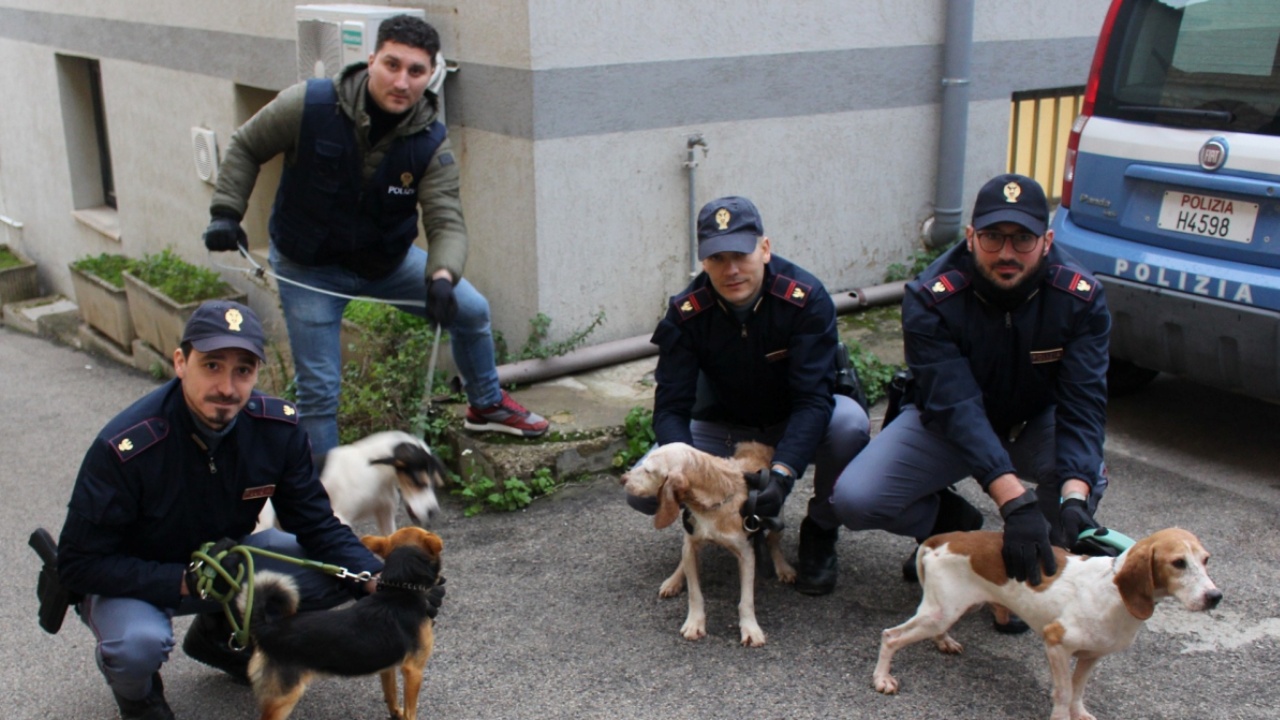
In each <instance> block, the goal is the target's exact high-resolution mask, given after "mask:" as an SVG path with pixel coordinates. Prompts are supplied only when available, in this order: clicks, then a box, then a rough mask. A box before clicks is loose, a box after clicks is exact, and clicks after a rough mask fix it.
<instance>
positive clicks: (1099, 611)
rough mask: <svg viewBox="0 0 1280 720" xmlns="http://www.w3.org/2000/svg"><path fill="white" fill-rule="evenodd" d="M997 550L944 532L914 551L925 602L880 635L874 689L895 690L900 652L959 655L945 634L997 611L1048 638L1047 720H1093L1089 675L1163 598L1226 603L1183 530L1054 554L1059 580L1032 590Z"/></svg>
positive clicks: (980, 535)
mask: <svg viewBox="0 0 1280 720" xmlns="http://www.w3.org/2000/svg"><path fill="white" fill-rule="evenodd" d="M1001 542H1002V538H1001V535H1000V533H996V532H968V533H947V534H945V535H937V536H934V537H931V538H929V539H928V540H926V541H925V542H924V543H923V544H922V545H921V546H920V549H919V550H918V551H917V554H916V569H917V571H918V572H919V573H920V585H921V587H922V588H923V590H924V597H923V599H921V600H920V607H919V609H917V610H916V614H915V617H913V618H911V619H910V620H908V621H906V622H905V623H903V624H901V625H899V626H897V627H894V628H889V629H888V630H885V631H884V633H883V635H882V637H881V641H880V661H879V662H878V663H876V669H875V675H874V678H873V683H874V685H875V688H876V690H879V691H880V692H882V693H887V694H892V693H896V692H897V691H898V681H897V679H896V678H894V677H893V676H892V675H890V674H889V663H890V662H891V661H892V660H893V655H894V653H896V652H897V651H898V650H900V649H902V648H904V647H906V646H907V645H910V644H912V643H915V642H919V641H921V640H924V639H925V638H932V639H933V643H934V645H936V646H937V647H938V649H939V650H941V651H942V652H944V653H959V652H960V651H961V649H962V648H961V645H960V643H958V642H956V641H955V640H954V639H952V637H951V636H950V635H948V634H947V630H948V629H949V628H950V627H951V626H952V624H954V623H955V621H956V620H959V619H960V617H961V616H962V615H964V614H965V612H967V611H968V610H970V609H971V608H975V607H978V606H980V605H982V604H983V603H998V604H1000V605H1003V606H1004V607H1007V608H1009V609H1010V610H1012V611H1013V612H1015V613H1017V614H1018V616H1019V617H1021V618H1022V619H1023V620H1025V621H1026V622H1027V624H1028V625H1030V626H1031V628H1032V629H1033V630H1035V631H1036V632H1037V633H1039V634H1040V636H1041V637H1042V638H1043V639H1044V646H1045V652H1046V654H1047V655H1048V656H1049V670H1050V673H1051V675H1052V677H1053V713H1052V714H1051V715H1050V716H1049V717H1050V718H1051V720H1094V717H1093V715H1091V714H1089V712H1088V711H1087V710H1085V709H1084V685H1085V683H1086V682H1087V681H1088V680H1089V675H1090V674H1091V673H1092V672H1093V669H1094V666H1095V665H1096V664H1097V662H1098V660H1100V659H1102V657H1104V656H1106V655H1110V654H1111V653H1113V652H1117V651H1120V650H1124V649H1125V648H1127V647H1129V645H1131V644H1132V643H1133V639H1134V637H1135V636H1136V635H1137V634H1138V628H1140V627H1142V623H1143V622H1144V621H1145V620H1146V619H1147V618H1149V617H1151V615H1152V613H1154V612H1155V606H1156V603H1157V602H1158V601H1159V600H1160V599H1161V598H1163V597H1167V596H1173V597H1175V598H1177V599H1178V601H1179V602H1181V603H1182V606H1183V607H1185V608H1186V609H1188V610H1192V611H1200V610H1210V609H1213V608H1214V607H1217V605H1218V602H1219V601H1221V600H1222V592H1221V591H1220V590H1218V588H1217V587H1216V586H1215V585H1214V584H1213V581H1212V580H1210V579H1209V575H1208V573H1207V572H1206V571H1205V562H1206V561H1208V559H1209V553H1208V552H1206V551H1205V549H1204V547H1203V546H1202V545H1201V544H1200V541H1199V540H1198V539H1196V536H1195V535H1192V534H1191V533H1189V532H1187V531H1186V530H1181V529H1178V528H1169V529H1166V530H1161V531H1159V532H1157V533H1155V534H1153V535H1150V536H1148V537H1146V538H1143V539H1142V540H1139V541H1138V542H1137V543H1136V544H1134V546H1133V547H1131V548H1129V549H1128V550H1126V551H1125V552H1124V553H1123V554H1121V555H1120V556H1119V557H1115V558H1111V557H1084V556H1080V555H1069V554H1067V553H1066V552H1064V551H1063V550H1061V549H1057V548H1055V549H1054V554H1055V555H1056V557H1057V560H1058V572H1057V573H1056V574H1054V575H1046V576H1045V577H1044V580H1043V581H1042V582H1041V583H1040V584H1039V585H1036V586H1034V587H1032V586H1031V585H1028V584H1027V583H1025V582H1018V581H1016V580H1013V579H1011V578H1009V577H1008V576H1007V575H1005V569H1004V560H1003V559H1002V557H1001V555H1000V547H1001ZM1073 658H1074V659H1075V671H1074V673H1073V672H1072V669H1071V660H1072V659H1073Z"/></svg>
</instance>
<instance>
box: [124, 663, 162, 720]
mask: <svg viewBox="0 0 1280 720" xmlns="http://www.w3.org/2000/svg"><path fill="white" fill-rule="evenodd" d="M112 695H115V698H116V705H117V706H118V707H119V708H120V720H174V718H173V710H171V709H170V708H169V703H167V702H165V699H164V683H162V682H160V673H156V674H155V675H152V676H151V692H149V693H147V696H146V697H144V698H142V699H141V700H129V699H127V698H122V697H120V696H119V695H116V694H115V692H114V691H113V692H112Z"/></svg>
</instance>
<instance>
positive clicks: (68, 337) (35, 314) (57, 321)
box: [4, 295, 80, 347]
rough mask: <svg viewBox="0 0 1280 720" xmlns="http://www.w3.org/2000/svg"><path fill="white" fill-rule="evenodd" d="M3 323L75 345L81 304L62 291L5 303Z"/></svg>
mask: <svg viewBox="0 0 1280 720" xmlns="http://www.w3.org/2000/svg"><path fill="white" fill-rule="evenodd" d="M4 324H5V325H7V326H8V327H11V328H13V329H14V330H20V331H22V332H25V333H30V334H31V335H38V336H39V337H43V338H48V339H50V340H56V341H58V342H61V343H63V344H66V345H71V346H73V347H78V346H79V343H78V341H77V339H76V335H77V331H78V328H79V326H80V308H79V307H78V306H77V305H76V304H75V303H73V302H71V301H70V300H68V299H66V298H64V297H62V296H61V295H50V296H47V297H40V298H33V299H31V300H23V301H20V302H12V303H6V304H5V306H4Z"/></svg>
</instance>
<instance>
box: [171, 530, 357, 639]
mask: <svg viewBox="0 0 1280 720" xmlns="http://www.w3.org/2000/svg"><path fill="white" fill-rule="evenodd" d="M214 545H215V543H212V542H208V543H205V544H204V545H202V546H200V549H199V550H196V551H195V552H193V553H191V563H190V564H188V565H187V572H193V573H195V574H196V575H197V576H198V579H197V580H196V591H197V593H198V594H199V596H200V599H201V600H209V599H213V600H215V601H217V602H219V603H221V604H222V611H223V613H225V614H226V616H227V620H228V622H230V623H231V631H232V632H231V648H232V649H233V650H243V649H244V648H246V647H248V646H249V619H250V616H251V614H252V610H253V592H254V583H253V577H254V570H253V556H254V555H261V556H263V557H267V558H273V559H276V560H281V561H284V562H288V563H293V564H294V565H300V566H302V567H305V568H310V569H312V570H319V571H320V572H323V573H325V574H326V575H333V576H334V577H337V578H338V579H341V580H348V579H349V580H355V581H356V582H368V581H369V580H372V579H373V573H372V572H369V571H368V570H365V571H364V572H359V573H353V572H351V571H350V570H347V569H346V568H344V567H341V566H339V565H331V564H328V563H322V562H317V561H315V560H307V559H305V558H296V557H292V556H289V555H282V554H280V553H277V552H272V551H270V550H263V549H262V548H256V547H250V546H248V545H236V546H234V547H232V548H230V549H228V550H226V551H225V552H222V553H219V554H218V555H217V556H216V557H215V556H213V555H210V554H209V550H210V549H211V548H212V547H213V546H214ZM231 553H236V554H238V555H241V556H242V557H243V558H244V562H243V563H242V564H241V565H240V567H239V568H237V569H236V575H235V577H232V576H231V573H229V572H227V569H226V568H224V567H222V562H221V561H222V559H223V558H225V557H227V556H228V555H230V554H231ZM217 579H221V580H222V581H223V582H225V583H226V584H227V587H228V588H229V590H228V591H227V592H218V590H217V589H216V588H215V587H214V581H215V580H217ZM242 591H243V592H244V595H245V600H244V610H243V611H242V613H241V614H240V617H239V618H238V619H237V617H236V613H235V612H233V611H232V610H231V603H232V601H234V600H235V598H236V596H237V595H239V594H240V593H241V592H242Z"/></svg>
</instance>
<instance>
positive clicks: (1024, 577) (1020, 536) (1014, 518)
mask: <svg viewBox="0 0 1280 720" xmlns="http://www.w3.org/2000/svg"><path fill="white" fill-rule="evenodd" d="M1036 503H1037V500H1036V494H1035V493H1033V492H1028V493H1023V494H1022V495H1020V496H1019V497H1016V498H1014V499H1012V500H1010V501H1009V502H1007V503H1005V504H1004V505H1003V506H1001V508H1000V515H1001V516H1003V517H1004V547H1003V548H1002V549H1001V552H1002V554H1003V555H1004V571H1005V574H1006V575H1008V576H1009V577H1011V578H1013V579H1015V580H1018V581H1019V582H1022V581H1026V582H1029V583H1031V584H1032V585H1039V584H1040V564H1041V563H1044V571H1045V573H1046V574H1049V575H1053V574H1055V573H1057V572H1058V561H1057V559H1056V558H1055V557H1054V556H1053V546H1052V545H1050V544H1049V521H1048V520H1045V519H1044V513H1042V512H1040V508H1039V507H1037V506H1036Z"/></svg>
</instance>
